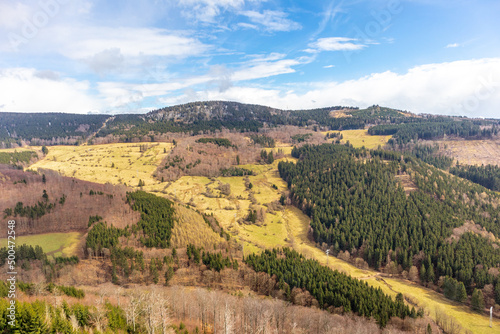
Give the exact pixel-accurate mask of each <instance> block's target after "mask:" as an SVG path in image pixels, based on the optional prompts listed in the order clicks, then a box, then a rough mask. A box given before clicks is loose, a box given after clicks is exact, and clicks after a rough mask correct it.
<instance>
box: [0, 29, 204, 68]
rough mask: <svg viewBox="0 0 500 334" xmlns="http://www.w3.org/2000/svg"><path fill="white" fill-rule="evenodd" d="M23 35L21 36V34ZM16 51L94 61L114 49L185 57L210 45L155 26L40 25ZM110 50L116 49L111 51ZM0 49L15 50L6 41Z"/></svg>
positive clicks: (123, 52) (134, 54)
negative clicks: (41, 27)
mask: <svg viewBox="0 0 500 334" xmlns="http://www.w3.org/2000/svg"><path fill="white" fill-rule="evenodd" d="M20 37H21V38H23V36H20ZM25 40H26V42H25V43H22V44H20V46H19V51H20V52H22V53H23V54H30V53H31V54H35V55H37V56H39V55H41V54H54V53H56V54H60V55H63V56H65V57H67V58H70V59H76V60H86V61H87V62H90V63H93V64H95V65H97V66H98V67H100V65H98V64H97V63H102V62H106V61H105V60H106V59H104V58H107V59H108V60H109V58H110V56H113V57H114V58H115V59H116V56H120V55H118V54H116V52H115V51H116V50H119V53H120V54H121V55H122V56H124V57H139V56H161V57H173V58H186V57H190V56H198V55H200V54H203V53H204V52H206V51H207V50H209V49H210V48H211V47H210V46H209V45H206V44H204V43H202V42H200V41H199V40H198V39H196V38H194V37H190V36H189V35H187V34H186V33H184V32H180V31H169V30H165V29H157V28H134V27H102V26H87V27H83V26H49V27H46V28H44V29H40V30H39V31H38V32H37V34H36V36H35V37H34V38H32V39H25ZM110 50H115V51H113V52H115V54H114V55H111V54H110V52H111V51H110ZM0 51H3V52H13V51H17V50H15V49H13V48H12V47H11V45H9V43H8V42H6V43H4V44H3V45H2V44H0Z"/></svg>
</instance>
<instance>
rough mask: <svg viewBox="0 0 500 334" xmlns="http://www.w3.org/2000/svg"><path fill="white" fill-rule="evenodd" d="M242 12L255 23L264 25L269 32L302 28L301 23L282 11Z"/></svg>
mask: <svg viewBox="0 0 500 334" xmlns="http://www.w3.org/2000/svg"><path fill="white" fill-rule="evenodd" d="M240 14H241V15H243V16H246V17H248V18H249V19H250V21H251V22H252V23H253V24H254V25H259V26H262V29H263V30H265V31H269V32H277V31H292V30H298V29H301V28H302V26H301V25H300V24H299V23H297V22H295V21H292V20H290V19H288V18H287V16H288V15H287V14H286V13H284V12H281V11H275V10H265V11H263V12H262V13H260V12H257V11H251V10H249V11H243V12H241V13H240Z"/></svg>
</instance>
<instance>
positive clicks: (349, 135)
mask: <svg viewBox="0 0 500 334" xmlns="http://www.w3.org/2000/svg"><path fill="white" fill-rule="evenodd" d="M330 132H339V131H328V132H324V134H325V135H326V134H327V133H330ZM340 133H341V134H342V136H343V139H342V140H341V142H342V143H345V142H347V141H349V143H351V144H352V146H354V147H363V146H364V147H366V148H367V149H374V148H377V147H379V145H380V146H384V145H385V144H387V142H388V141H389V139H391V138H392V136H371V135H369V134H368V130H344V131H340ZM333 140H335V139H331V140H330V141H333Z"/></svg>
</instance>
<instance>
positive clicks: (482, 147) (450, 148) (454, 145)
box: [436, 139, 500, 165]
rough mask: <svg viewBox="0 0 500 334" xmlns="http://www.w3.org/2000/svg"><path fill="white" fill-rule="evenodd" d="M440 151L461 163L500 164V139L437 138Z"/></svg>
mask: <svg viewBox="0 0 500 334" xmlns="http://www.w3.org/2000/svg"><path fill="white" fill-rule="evenodd" d="M436 143H438V144H439V146H440V147H441V149H440V151H441V153H443V154H445V155H446V156H448V157H450V158H454V159H456V160H458V162H460V163H461V164H467V165H481V164H485V165H487V164H492V165H500V140H498V139H497V140H439V141H436Z"/></svg>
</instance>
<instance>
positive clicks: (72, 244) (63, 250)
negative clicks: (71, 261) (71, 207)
mask: <svg viewBox="0 0 500 334" xmlns="http://www.w3.org/2000/svg"><path fill="white" fill-rule="evenodd" d="M81 237H82V233H79V232H69V233H47V234H36V235H25V236H21V237H16V240H15V242H16V245H17V246H20V245H23V244H26V245H30V246H33V247H34V246H36V245H38V246H40V247H42V249H43V251H44V252H45V253H47V254H48V255H51V256H63V255H64V256H72V255H75V254H76V252H77V248H78V244H79V243H80V240H81ZM6 246H7V239H6V238H2V239H0V247H6Z"/></svg>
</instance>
